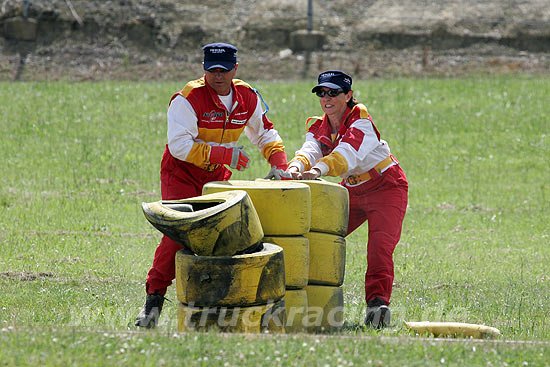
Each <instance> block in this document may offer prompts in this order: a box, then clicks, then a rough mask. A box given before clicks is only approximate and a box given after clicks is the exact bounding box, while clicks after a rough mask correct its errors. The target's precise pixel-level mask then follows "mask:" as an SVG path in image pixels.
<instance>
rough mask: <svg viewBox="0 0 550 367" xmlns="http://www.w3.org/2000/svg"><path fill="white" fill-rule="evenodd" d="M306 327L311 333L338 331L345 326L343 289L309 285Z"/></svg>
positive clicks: (307, 290) (307, 288) (307, 289)
mask: <svg viewBox="0 0 550 367" xmlns="http://www.w3.org/2000/svg"><path fill="white" fill-rule="evenodd" d="M305 290H306V293H307V318H306V325H307V327H308V330H309V331H327V330H336V329H338V328H341V327H342V326H343V325H344V292H343V289H342V287H330V286H324V285H308V286H307V287H306V288H305Z"/></svg>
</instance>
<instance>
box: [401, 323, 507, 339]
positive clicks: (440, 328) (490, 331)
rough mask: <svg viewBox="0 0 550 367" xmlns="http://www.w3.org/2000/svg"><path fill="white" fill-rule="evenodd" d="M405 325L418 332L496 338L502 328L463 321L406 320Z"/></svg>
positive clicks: (437, 335)
mask: <svg viewBox="0 0 550 367" xmlns="http://www.w3.org/2000/svg"><path fill="white" fill-rule="evenodd" d="M405 326H407V328H409V329H410V330H412V331H415V332H417V333H421V334H422V333H429V334H433V335H434V336H435V337H436V338H437V337H439V336H450V337H461V338H476V339H483V338H494V337H498V336H500V330H498V329H496V328H494V327H491V326H485V325H479V324H467V323H462V322H430V321H421V322H405Z"/></svg>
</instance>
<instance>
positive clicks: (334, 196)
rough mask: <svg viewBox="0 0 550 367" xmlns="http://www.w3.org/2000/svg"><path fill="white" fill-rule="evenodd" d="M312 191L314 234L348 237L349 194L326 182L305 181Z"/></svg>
mask: <svg viewBox="0 0 550 367" xmlns="http://www.w3.org/2000/svg"><path fill="white" fill-rule="evenodd" d="M300 183H304V184H306V185H308V186H309V188H310V190H311V226H310V231H312V232H323V233H331V234H335V235H338V236H343V237H344V236H346V234H347V232H348V220H349V194H348V190H347V189H346V188H345V187H343V186H342V185H338V184H337V183H333V182H329V181H325V180H303V181H300Z"/></svg>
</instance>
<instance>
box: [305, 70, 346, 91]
mask: <svg viewBox="0 0 550 367" xmlns="http://www.w3.org/2000/svg"><path fill="white" fill-rule="evenodd" d="M351 81H352V79H351V76H349V75H348V74H346V73H344V72H343V71H340V70H327V71H323V72H322V73H321V74H319V76H318V77H317V83H318V84H317V85H316V86H315V87H313V89H312V90H311V93H315V92H317V90H318V89H320V88H321V87H327V88H330V89H340V88H342V89H343V90H344V92H346V93H347V92H349V91H350V90H351Z"/></svg>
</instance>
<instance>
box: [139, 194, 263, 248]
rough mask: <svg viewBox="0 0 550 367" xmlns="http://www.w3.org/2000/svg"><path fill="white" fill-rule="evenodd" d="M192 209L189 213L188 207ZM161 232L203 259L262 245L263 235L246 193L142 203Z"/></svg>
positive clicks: (148, 218)
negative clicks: (203, 257) (187, 205)
mask: <svg viewBox="0 0 550 367" xmlns="http://www.w3.org/2000/svg"><path fill="white" fill-rule="evenodd" d="M184 204H189V205H191V206H192V208H193V211H192V212H189V211H188V209H186V205H184ZM142 209H143V213H144V214H145V217H146V218H147V220H148V221H149V222H151V224H152V225H153V226H154V227H155V228H157V229H158V230H159V231H161V232H162V233H164V234H165V235H166V236H168V237H170V238H171V239H173V240H174V241H176V242H178V243H179V244H181V245H182V246H184V247H186V248H188V249H189V250H191V251H192V252H193V253H195V254H197V255H200V256H231V255H235V254H237V253H242V252H245V251H246V250H247V249H249V248H251V247H254V246H255V245H257V244H259V243H260V241H261V240H262V238H263V236H264V233H263V230H262V226H261V223H260V219H259V218H258V214H257V213H256V210H255V209H254V205H253V204H252V201H251V200H250V197H249V196H248V194H247V193H246V192H245V191H239V190H235V191H228V192H219V193H215V194H211V195H203V196H197V197H193V198H189V199H183V200H163V201H156V202H152V203H142Z"/></svg>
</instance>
